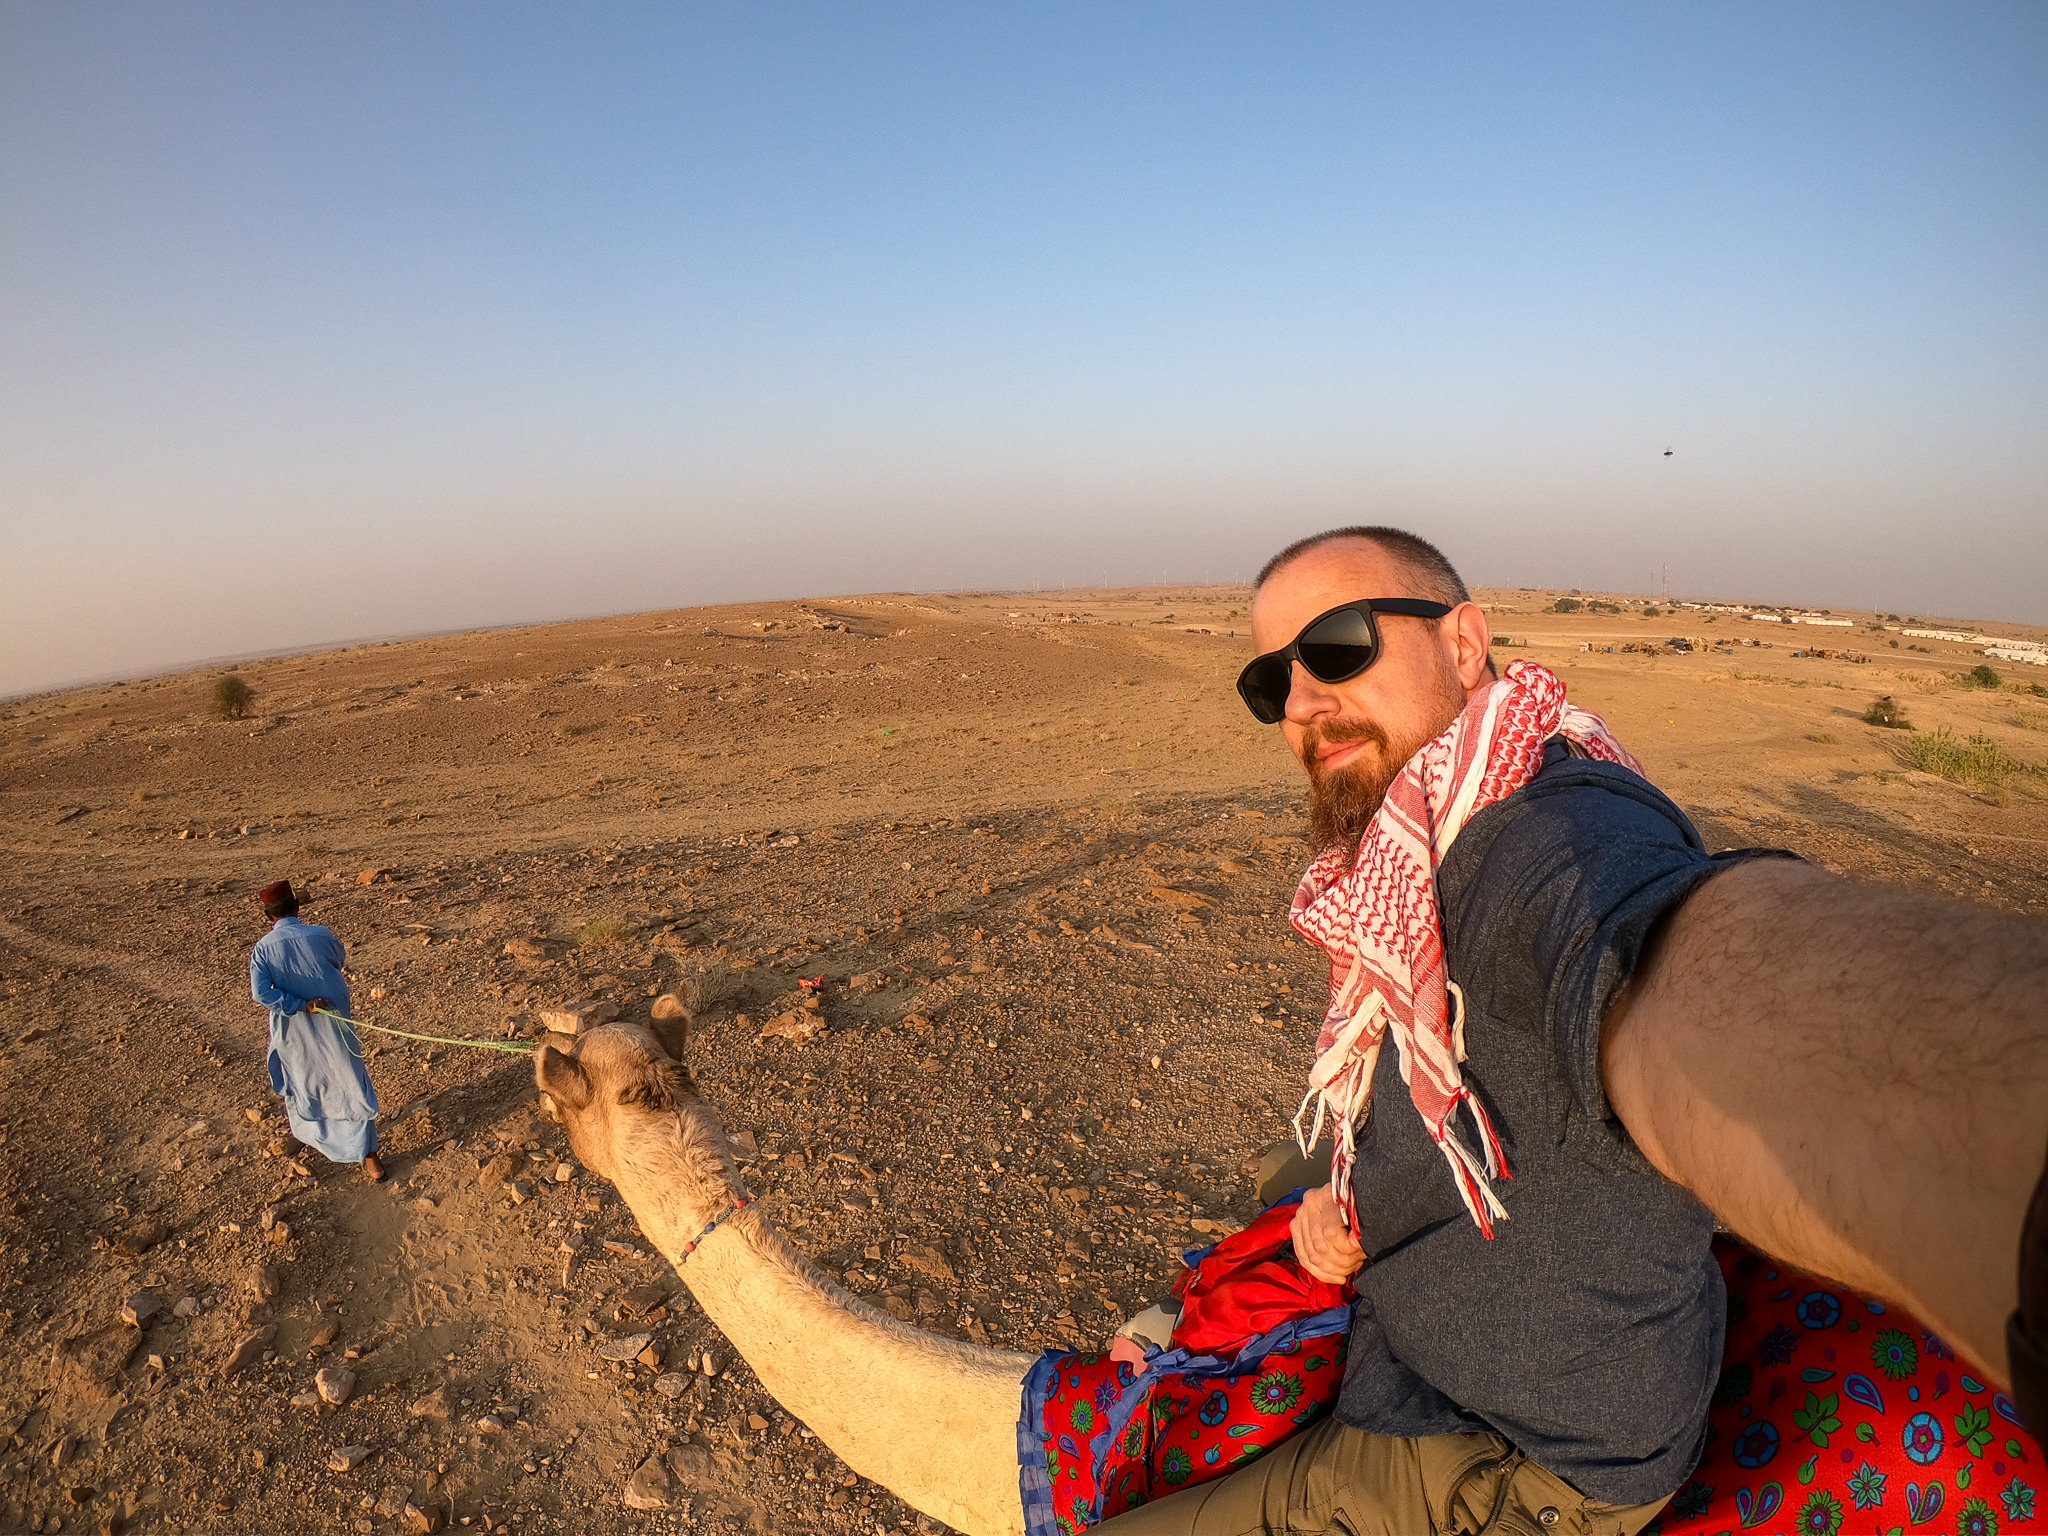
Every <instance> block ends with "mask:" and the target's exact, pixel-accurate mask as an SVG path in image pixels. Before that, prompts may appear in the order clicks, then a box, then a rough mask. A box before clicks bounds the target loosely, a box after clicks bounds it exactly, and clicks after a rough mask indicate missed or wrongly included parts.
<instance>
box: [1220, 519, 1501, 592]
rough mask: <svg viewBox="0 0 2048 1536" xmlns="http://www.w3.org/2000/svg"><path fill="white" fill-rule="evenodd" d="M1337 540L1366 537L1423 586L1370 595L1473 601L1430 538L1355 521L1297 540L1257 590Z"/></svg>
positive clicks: (1267, 567)
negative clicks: (1277, 572)
mask: <svg viewBox="0 0 2048 1536" xmlns="http://www.w3.org/2000/svg"><path fill="white" fill-rule="evenodd" d="M1336 539H1365V540H1367V541H1369V542H1370V543H1372V544H1374V545H1376V546H1377V547H1378V548H1379V550H1380V552H1381V553H1382V554H1385V555H1389V556H1391V557H1392V558H1393V559H1394V560H1395V561H1397V562H1398V563H1399V564H1400V566H1401V567H1402V569H1404V570H1405V571H1407V572H1408V574H1409V575H1410V576H1411V577H1413V578H1414V581H1415V585H1416V586H1417V587H1418V588H1420V591H1419V592H1417V593H1413V594H1410V593H1404V592H1384V593H1379V592H1376V593H1370V594H1368V595H1369V596H1373V597H1407V596H1411V595H1412V596H1420V597H1427V598H1431V599H1434V600H1435V601H1436V602H1439V603H1449V604H1450V605H1451V606H1452V607H1454V608H1455V607H1456V606H1457V605H1458V604H1459V603H1469V602H1471V601H1472V594H1471V593H1470V592H1468V591H1466V590H1465V583H1464V581H1463V580H1462V579H1461V578H1460V577H1459V575H1458V571H1457V567H1456V566H1454V565H1452V564H1451V562H1450V561H1448V560H1446V559H1445V558H1444V552H1443V551H1442V550H1440V549H1438V548H1437V547H1436V546H1435V545H1434V544H1432V543H1430V542H1429V540H1427V539H1424V538H1418V537H1417V536H1416V535H1414V534H1412V533H1409V532H1408V531H1407V530H1406V529H1402V528H1380V527H1367V526H1365V525H1363V524H1354V525H1352V526H1351V527H1348V528H1331V529H1327V530H1325V531H1324V532H1322V533H1312V534H1310V535H1309V536H1308V537H1307V538H1305V539H1296V540H1295V541H1294V542H1293V543H1292V544H1290V545H1288V546H1287V547H1286V548H1285V549H1283V550H1281V551H1280V553H1279V554H1277V555H1275V556H1274V557H1273V558H1272V559H1270V560H1268V561H1267V562H1266V563H1265V564H1264V565H1262V566H1261V567H1259V575H1258V579H1257V580H1256V581H1254V582H1253V583H1252V586H1253V588H1254V589H1255V590H1256V589H1257V588H1259V587H1263V586H1264V585H1265V584H1266V581H1267V579H1268V578H1269V577H1271V576H1272V575H1273V574H1274V573H1275V572H1276V571H1278V570H1279V569H1280V568H1281V567H1282V566H1285V565H1289V564H1291V563H1292V562H1293V561H1295V560H1296V559H1298V558H1299V557H1300V556H1302V555H1305V554H1307V553H1308V552H1309V551H1310V550H1312V549H1315V548H1318V547H1319V546H1321V545H1324V544H1328V543H1331V542H1332V541H1334V540H1336Z"/></svg>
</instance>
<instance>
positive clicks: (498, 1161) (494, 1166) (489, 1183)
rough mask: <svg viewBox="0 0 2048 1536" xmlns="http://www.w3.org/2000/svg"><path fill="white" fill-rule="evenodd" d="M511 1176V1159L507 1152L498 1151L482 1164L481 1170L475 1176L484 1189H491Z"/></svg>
mask: <svg viewBox="0 0 2048 1536" xmlns="http://www.w3.org/2000/svg"><path fill="white" fill-rule="evenodd" d="M511 1177H512V1159H511V1157H510V1156H509V1155H508V1154H506V1153H503V1152H500V1153H499V1154H498V1155H497V1156H496V1157H494V1158H492V1159H491V1160H490V1161H489V1162H488V1163H485V1164H484V1166H483V1171H482V1172H481V1173H479V1174H478V1175H477V1176H476V1181H477V1183H479V1184H481V1185H483V1187H484V1188H485V1189H491V1188H494V1187H496V1186H497V1185H499V1184H502V1183H504V1182H505V1181H506V1180H507V1179H509V1178H511Z"/></svg>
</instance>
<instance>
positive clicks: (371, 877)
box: [356, 869, 391, 885]
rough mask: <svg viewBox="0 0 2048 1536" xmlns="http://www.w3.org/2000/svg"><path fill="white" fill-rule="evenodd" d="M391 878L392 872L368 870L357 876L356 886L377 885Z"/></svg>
mask: <svg viewBox="0 0 2048 1536" xmlns="http://www.w3.org/2000/svg"><path fill="white" fill-rule="evenodd" d="M390 878H391V871H390V870H388V869H366V870H364V871H363V872H362V873H361V874H359V875H357V876H356V884H357V885H375V884H376V883H377V882H378V881H379V880H389V879H390Z"/></svg>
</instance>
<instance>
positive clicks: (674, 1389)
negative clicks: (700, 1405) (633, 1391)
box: [654, 1371, 690, 1398]
mask: <svg viewBox="0 0 2048 1536" xmlns="http://www.w3.org/2000/svg"><path fill="white" fill-rule="evenodd" d="M654 1390H655V1391H657V1392H659V1393H660V1394H661V1395H662V1396H663V1397H666V1398H678V1397H681V1396H682V1395H683V1394H684V1393H685V1392H687V1391H689V1390H690V1378H689V1377H687V1376H685V1375H684V1374H683V1373H682V1372H680V1371H671V1372H670V1373H669V1374H668V1375H666V1376H657V1377H656V1378H655V1381H654Z"/></svg>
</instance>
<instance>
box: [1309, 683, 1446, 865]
mask: <svg viewBox="0 0 2048 1536" xmlns="http://www.w3.org/2000/svg"><path fill="white" fill-rule="evenodd" d="M1440 682H1441V683H1442V684H1443V693H1442V696H1441V697H1440V698H1438V699H1436V700H1434V701H1433V702H1434V704H1435V706H1436V707H1435V708H1434V709H1433V710H1430V711H1427V712H1426V713H1425V714H1424V716H1423V718H1422V719H1421V720H1419V721H1418V722H1417V723H1416V724H1415V725H1414V726H1413V727H1412V728H1411V729H1412V731H1413V733H1414V734H1413V735H1412V737H1411V738H1409V739H1403V740H1399V741H1397V740H1395V739H1393V738H1392V737H1390V736H1389V735H1388V734H1387V732H1386V730H1385V729H1384V728H1383V727H1381V726H1379V725H1377V724H1375V723H1374V722H1372V721H1370V720H1333V721H1331V722H1329V723H1328V724H1315V725H1309V726H1306V727H1304V728H1303V730H1302V733H1301V754H1302V761H1303V764H1304V765H1305V766H1306V768H1307V770H1308V840H1309V846H1310V847H1312V848H1313V849H1315V851H1316V852H1317V853H1318V854H1323V853H1327V852H1328V851H1329V850H1330V849H1332V848H1342V849H1343V850H1344V851H1345V854H1346V855H1347V856H1348V857H1350V858H1353V859H1355V858H1356V857H1357V856H1358V845H1359V843H1360V841H1361V840H1362V839H1363V838H1364V837H1365V829H1366V828H1367V827H1368V826H1370V825H1371V824H1372V819H1373V817H1374V816H1376V815H1378V814H1379V809H1380V803H1381V802H1382V801H1384V800H1385V799H1386V798H1387V791H1388V790H1389V789H1390V788H1392V787H1393V783H1394V780H1395V779H1397V778H1399V777H1400V776H1401V770H1402V769H1403V768H1405V767H1407V766H1408V760H1409V759H1410V758H1412V757H1413V756H1414V755H1415V754H1416V753H1417V752H1420V751H1421V750H1422V749H1423V748H1424V747H1426V746H1427V745H1429V743H1430V742H1432V741H1434V740H1435V739H1436V738H1437V737H1438V736H1441V735H1442V734H1443V733H1444V732H1445V731H1447V730H1449V729H1450V725H1451V722H1452V721H1453V720H1455V719H1457V718H1458V715H1459V712H1460V711H1462V710H1463V709H1464V707H1465V700H1464V691H1463V690H1462V689H1461V688H1460V687H1459V686H1458V682H1457V677H1456V675H1455V674H1452V675H1449V676H1447V677H1444V678H1442V679H1440ZM1337 741H1365V742H1371V743H1372V744H1373V746H1375V747H1377V748H1378V749H1379V750H1378V751H1377V752H1373V751H1371V750H1367V751H1364V752H1361V753H1359V754H1358V755H1357V756H1356V757H1354V758H1352V759H1351V761H1350V762H1348V763H1346V764H1345V765H1344V766H1343V767H1342V768H1334V769H1333V768H1325V767H1324V766H1323V762H1322V749H1323V748H1324V747H1326V746H1328V745H1329V744H1330V743H1331V742H1337Z"/></svg>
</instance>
